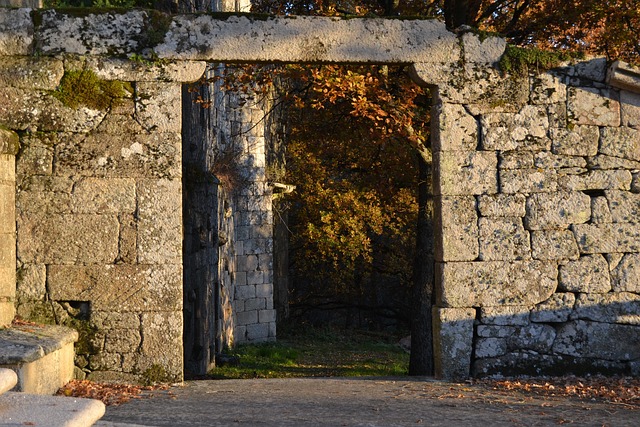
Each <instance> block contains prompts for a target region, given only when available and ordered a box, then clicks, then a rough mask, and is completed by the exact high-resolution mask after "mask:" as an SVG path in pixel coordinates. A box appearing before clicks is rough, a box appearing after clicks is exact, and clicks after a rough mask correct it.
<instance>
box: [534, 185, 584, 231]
mask: <svg viewBox="0 0 640 427" xmlns="http://www.w3.org/2000/svg"><path fill="white" fill-rule="evenodd" d="M590 218H591V198H590V197H589V196H587V195H586V194H584V193H580V192H577V191H576V192H564V191H562V192H557V193H538V194H532V195H531V196H530V197H529V198H528V199H527V215H526V216H525V220H524V221H525V222H524V223H525V226H526V227H527V229H528V230H553V229H563V228H566V227H567V226H569V225H570V224H582V223H584V222H587V221H588V220H589V219H590Z"/></svg>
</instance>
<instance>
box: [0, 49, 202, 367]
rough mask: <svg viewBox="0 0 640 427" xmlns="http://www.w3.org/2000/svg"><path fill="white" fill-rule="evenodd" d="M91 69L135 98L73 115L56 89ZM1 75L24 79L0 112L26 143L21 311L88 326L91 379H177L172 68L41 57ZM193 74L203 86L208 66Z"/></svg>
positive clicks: (178, 244)
mask: <svg viewBox="0 0 640 427" xmlns="http://www.w3.org/2000/svg"><path fill="white" fill-rule="evenodd" d="M83 67H87V69H93V70H94V71H95V72H96V73H98V74H99V75H100V76H102V77H104V78H106V79H114V78H116V76H117V77H119V78H120V79H122V80H125V81H128V82H131V86H130V88H131V90H132V92H130V93H127V94H126V97H125V98H122V99H119V100H117V105H113V106H111V107H110V108H108V109H107V110H104V111H101V110H97V109H91V108H87V107H79V108H70V107H67V106H65V105H64V104H62V103H61V102H60V101H59V100H58V99H56V98H55V97H54V96H52V94H51V91H52V90H54V89H55V88H56V87H57V86H58V85H59V84H60V80H61V78H62V76H63V75H64V73H65V72H66V73H68V72H69V71H72V70H78V69H82V68H83ZM0 68H1V71H0V73H2V74H5V75H8V76H12V75H17V74H24V75H26V78H25V79H24V80H23V81H18V82H16V83H15V84H14V85H13V86H12V87H11V86H10V87H6V86H5V87H4V88H2V93H3V94H4V95H5V96H4V97H3V98H4V100H3V102H4V104H3V106H4V107H5V108H4V109H3V111H2V113H3V114H0V121H1V122H2V123H3V124H4V125H5V126H8V127H11V128H12V129H14V130H16V131H19V132H20V134H21V137H20V151H19V152H18V156H17V162H16V221H17V267H18V280H17V311H18V314H19V315H22V316H23V317H25V318H30V319H41V320H45V321H46V320H49V321H50V320H55V321H56V323H65V324H70V325H74V326H76V325H83V326H82V327H83V328H85V331H84V332H85V334H84V335H83V337H82V338H83V339H84V340H85V341H84V342H82V343H81V344H80V346H79V347H78V355H77V359H76V364H77V365H78V366H79V367H80V368H82V369H84V370H85V371H86V372H91V375H90V378H94V379H123V378H124V379H127V378H130V379H139V378H140V376H143V377H144V376H145V375H146V376H154V375H156V376H158V377H161V378H164V379H180V378H181V377H182V204H181V200H182V196H181V195H182V184H181V177H182V170H181V151H182V148H181V134H180V132H181V119H180V118H181V110H180V102H179V100H180V94H181V92H180V89H181V88H180V82H179V81H178V82H170V81H166V80H169V79H167V75H166V74H165V71H167V68H163V69H162V70H159V69H158V70H155V73H154V72H149V71H150V70H148V69H147V70H144V71H147V72H148V74H147V75H146V76H145V73H144V72H140V71H142V70H137V69H136V66H135V65H134V64H131V63H121V62H120V63H118V62H116V63H109V62H108V61H105V62H101V63H100V64H99V65H96V64H89V63H82V62H78V61H74V60H71V59H66V60H62V59H53V58H52V59H49V58H44V59H41V60H31V59H24V60H16V61H14V62H3V66H2V67H0ZM126 68H129V70H127V71H126V72H122V70H123V69H126ZM168 68H170V67H168ZM180 71H181V72H183V71H185V69H181V70H180ZM188 71H190V73H191V76H190V78H191V79H193V78H197V77H199V74H200V73H202V71H203V66H201V65H200V64H197V65H195V66H193V67H191V70H188ZM154 74H155V75H154ZM145 77H146V78H145ZM181 77H183V76H181ZM142 79H144V81H142ZM78 90H81V88H78ZM38 107H40V108H38ZM24 111H28V112H29V114H28V115H26V117H25V115H24Z"/></svg>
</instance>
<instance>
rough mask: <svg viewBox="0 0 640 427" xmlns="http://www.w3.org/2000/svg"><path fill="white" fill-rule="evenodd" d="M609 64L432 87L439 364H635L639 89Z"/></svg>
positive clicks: (513, 370) (638, 362)
mask: <svg viewBox="0 0 640 427" xmlns="http://www.w3.org/2000/svg"><path fill="white" fill-rule="evenodd" d="M490 42H491V39H489V41H488V42H487V43H490ZM465 46H466V45H465ZM498 52H499V50H498ZM489 59H491V58H489ZM493 59H497V58H493ZM606 70H607V64H606V61H605V60H604V59H594V60H590V61H584V62H579V63H575V64H566V65H565V66H561V67H559V68H557V69H554V70H553V71H551V72H542V73H539V72H535V73H531V74H530V75H526V76H520V77H518V76H507V77H502V76H500V75H498V74H497V73H495V72H492V71H487V70H483V71H478V70H477V69H475V70H473V69H470V68H466V70H461V71H460V72H459V74H458V76H456V77H457V79H458V80H457V81H455V80H454V79H452V80H451V81H450V82H448V83H447V84H443V85H441V86H440V87H439V89H438V99H437V103H436V105H435V107H434V120H435V123H434V130H435V132H434V147H433V148H434V153H433V154H434V166H435V168H436V173H435V175H436V176H435V182H436V191H435V192H436V224H437V225H436V228H437V229H439V231H440V233H436V242H437V243H436V293H437V308H436V310H435V316H434V317H435V319H434V320H435V324H436V331H435V335H436V352H437V353H438V356H437V357H436V360H437V371H438V374H439V375H442V376H444V377H466V376H469V375H474V376H487V375H496V374H504V375H516V374H530V375H531V374H566V373H575V374H581V373H585V372H604V373H613V372H618V373H624V374H632V375H639V374H640V341H638V336H640V288H639V287H638V286H639V284H640V282H639V280H640V227H639V223H640V194H639V193H640V186H639V183H640V181H639V178H640V131H639V130H638V125H639V124H640V121H639V120H638V119H639V118H640V109H639V107H638V105H640V95H638V91H639V90H640V86H636V87H635V88H634V90H635V91H636V93H633V92H630V91H627V90H619V89H616V88H615V87H611V86H609V85H607V84H605V73H606ZM632 72H633V73H637V71H632ZM463 81H466V82H467V84H466V85H460V84H459V83H460V82H463ZM492 81H493V82H492ZM483 84H484V85H485V86H484V87H482V85H483Z"/></svg>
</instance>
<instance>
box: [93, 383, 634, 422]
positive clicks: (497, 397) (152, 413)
mask: <svg viewBox="0 0 640 427" xmlns="http://www.w3.org/2000/svg"><path fill="white" fill-rule="evenodd" d="M154 393H155V395H154V396H153V397H152V398H144V399H137V400H133V401H131V402H129V403H126V404H124V405H121V406H116V407H109V408H107V413H106V415H105V417H104V418H103V420H102V421H100V422H99V423H98V424H97V426H101V427H121V426H125V425H143V426H157V427H161V426H171V427H176V426H195V427H198V426H233V425H250V426H301V425H305V426H419V425H425V426H447V427H453V426H478V427H480V426H482V427H489V426H553V425H561V424H571V425H576V426H612V427H614V426H634V427H635V426H639V425H640V410H634V409H633V408H631V407H629V406H626V405H616V404H611V403H603V402H597V401H580V400H576V399H568V398H553V397H552V398H542V397H539V396H532V395H527V394H522V393H520V392H514V391H508V392H506V391H496V390H492V389H489V388H488V387H486V386H483V385H473V386H471V385H468V384H453V383H447V382H441V381H435V380H433V379H424V378H423V379H418V380H416V379H412V380H410V381H408V380H406V378H404V379H398V380H394V379H383V378H374V379H366V378H358V379H344V378H338V379H336V378H333V379H314V378H299V379H269V380H266V379H258V380H224V381H193V382H187V383H185V385H184V386H182V387H174V388H172V389H170V390H168V391H162V392H154Z"/></svg>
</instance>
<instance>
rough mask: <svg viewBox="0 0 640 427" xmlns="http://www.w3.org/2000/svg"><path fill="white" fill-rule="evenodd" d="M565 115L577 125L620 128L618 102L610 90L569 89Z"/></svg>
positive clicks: (616, 95)
mask: <svg viewBox="0 0 640 427" xmlns="http://www.w3.org/2000/svg"><path fill="white" fill-rule="evenodd" d="M567 97H568V100H567V115H568V117H569V121H570V122H572V123H575V124H578V125H595V126H620V102H619V101H618V94H617V92H616V91H614V90H611V89H598V88H592V87H570V88H569V89H568V91H567Z"/></svg>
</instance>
